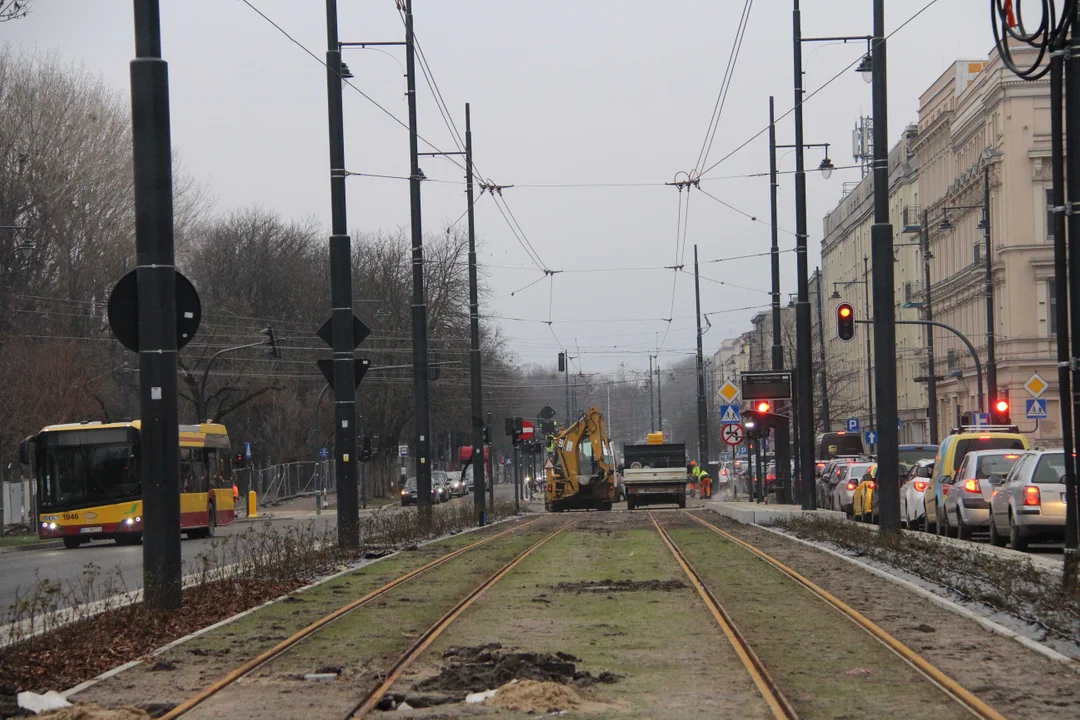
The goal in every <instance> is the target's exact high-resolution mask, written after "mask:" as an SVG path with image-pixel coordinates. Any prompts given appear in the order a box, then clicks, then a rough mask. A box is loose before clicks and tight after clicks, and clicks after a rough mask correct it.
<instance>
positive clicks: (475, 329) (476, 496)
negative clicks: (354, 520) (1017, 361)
mask: <svg viewBox="0 0 1080 720" xmlns="http://www.w3.org/2000/svg"><path fill="white" fill-rule="evenodd" d="M465 201H466V202H467V203H468V205H469V207H468V209H467V213H468V217H469V343H470V347H469V384H470V387H471V390H472V446H473V454H472V468H473V504H474V505H475V507H476V524H477V525H478V526H481V527H482V526H483V525H484V523H485V522H486V513H485V512H484V469H485V468H484V393H483V386H482V384H481V381H480V301H479V299H478V298H479V292H478V290H477V279H476V225H475V220H474V217H473V156H472V115H471V113H470V112H469V103H465ZM418 497H419V495H418Z"/></svg>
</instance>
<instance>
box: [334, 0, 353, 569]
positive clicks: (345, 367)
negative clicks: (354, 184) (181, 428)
mask: <svg viewBox="0 0 1080 720" xmlns="http://www.w3.org/2000/svg"><path fill="white" fill-rule="evenodd" d="M341 83H342V78H341V44H340V43H339V41H338V19H337V0H326V101H327V112H328V116H329V121H330V214H331V235H330V306H331V315H330V317H331V333H332V340H333V342H332V343H331V349H332V350H333V355H334V359H333V376H332V377H333V379H334V382H333V386H334V453H335V461H336V462H335V463H334V474H335V476H336V480H337V491H338V507H337V530H338V545H340V546H341V547H342V548H357V547H359V545H360V526H359V523H358V520H359V508H358V507H357V504H358V498H357V488H356V460H357V452H356V427H355V425H356V375H355V369H356V363H355V360H354V357H353V350H354V349H355V347H356V345H355V343H354V342H353V341H354V340H355V337H354V335H353V317H354V316H353V309H352V242H351V240H350V239H349V223H348V217H347V214H346V205H345V119H344V112H343V109H342V98H341Z"/></svg>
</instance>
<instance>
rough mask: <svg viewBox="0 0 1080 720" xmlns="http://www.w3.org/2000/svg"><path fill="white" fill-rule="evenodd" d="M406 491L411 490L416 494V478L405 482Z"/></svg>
mask: <svg viewBox="0 0 1080 720" xmlns="http://www.w3.org/2000/svg"><path fill="white" fill-rule="evenodd" d="M405 489H406V490H411V491H412V492H416V478H414V477H411V478H409V479H408V480H406V481H405Z"/></svg>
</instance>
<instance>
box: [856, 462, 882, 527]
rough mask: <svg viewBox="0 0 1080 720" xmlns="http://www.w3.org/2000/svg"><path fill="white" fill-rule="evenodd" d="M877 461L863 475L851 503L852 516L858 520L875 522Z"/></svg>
mask: <svg viewBox="0 0 1080 720" xmlns="http://www.w3.org/2000/svg"><path fill="white" fill-rule="evenodd" d="M877 468H878V466H877V463H874V464H873V465H871V466H870V468H869V469H868V470H867V471H866V474H864V475H863V476H862V480H861V481H860V482H859V485H858V487H856V488H855V495H854V497H853V498H852V503H851V516H852V517H853V518H854V519H855V521H856V522H875V521H876V520H877V508H876V507H874V489H875V488H876V487H877Z"/></svg>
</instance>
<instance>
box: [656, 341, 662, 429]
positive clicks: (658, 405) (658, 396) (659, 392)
mask: <svg viewBox="0 0 1080 720" xmlns="http://www.w3.org/2000/svg"><path fill="white" fill-rule="evenodd" d="M662 388H663V385H662V384H661V382H660V358H659V357H657V358H656V419H657V420H658V421H659V422H660V432H661V433H662V432H664V393H663V390H662Z"/></svg>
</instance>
